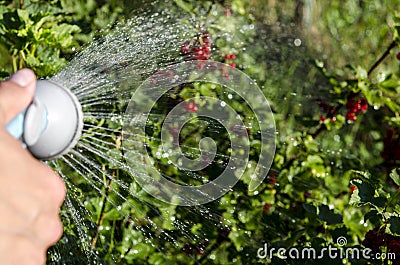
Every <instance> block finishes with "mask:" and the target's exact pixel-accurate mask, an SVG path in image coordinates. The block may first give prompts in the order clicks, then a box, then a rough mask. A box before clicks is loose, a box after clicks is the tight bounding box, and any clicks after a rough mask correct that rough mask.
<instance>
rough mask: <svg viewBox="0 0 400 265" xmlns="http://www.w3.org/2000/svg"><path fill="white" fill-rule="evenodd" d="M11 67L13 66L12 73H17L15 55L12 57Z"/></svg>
mask: <svg viewBox="0 0 400 265" xmlns="http://www.w3.org/2000/svg"><path fill="white" fill-rule="evenodd" d="M12 65H13V72H14V73H15V72H16V71H18V66H17V57H16V56H15V55H13V56H12Z"/></svg>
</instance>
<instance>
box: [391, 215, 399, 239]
mask: <svg viewBox="0 0 400 265" xmlns="http://www.w3.org/2000/svg"><path fill="white" fill-rule="evenodd" d="M389 224H390V226H389V229H390V232H392V233H393V234H398V235H399V234H400V217H397V216H391V217H390V218H389Z"/></svg>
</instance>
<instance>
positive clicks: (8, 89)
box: [0, 69, 36, 126]
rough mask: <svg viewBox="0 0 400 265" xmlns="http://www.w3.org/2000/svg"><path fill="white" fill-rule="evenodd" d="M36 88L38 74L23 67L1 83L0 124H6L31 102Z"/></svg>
mask: <svg viewBox="0 0 400 265" xmlns="http://www.w3.org/2000/svg"><path fill="white" fill-rule="evenodd" d="M35 88H36V76H35V74H34V73H33V72H32V70H29V69H22V70H19V71H18V72H16V73H15V74H13V75H12V76H11V77H10V78H9V79H8V80H6V81H3V82H1V83H0V125H2V126H5V125H6V124H7V123H8V122H9V121H11V120H12V119H13V118H14V117H15V116H16V115H17V114H18V113H20V112H21V111H23V110H24V109H25V108H26V107H28V105H29V104H30V103H31V101H32V99H33V95H34V92H35Z"/></svg>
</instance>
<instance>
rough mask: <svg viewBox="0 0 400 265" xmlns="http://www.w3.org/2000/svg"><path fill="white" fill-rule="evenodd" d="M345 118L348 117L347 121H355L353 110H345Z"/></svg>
mask: <svg viewBox="0 0 400 265" xmlns="http://www.w3.org/2000/svg"><path fill="white" fill-rule="evenodd" d="M346 119H348V120H349V121H356V120H357V116H356V114H355V113H354V112H350V111H349V112H347V113H346Z"/></svg>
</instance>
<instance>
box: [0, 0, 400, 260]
mask: <svg viewBox="0 0 400 265" xmlns="http://www.w3.org/2000/svg"><path fill="white" fill-rule="evenodd" d="M3 2H4V4H3V5H2V6H0V20H1V23H0V58H1V59H0V63H1V69H2V73H1V74H2V76H3V77H6V76H8V75H9V74H10V73H12V72H14V71H16V70H17V69H19V68H21V67H30V68H33V69H34V70H35V71H36V73H37V74H38V75H40V76H47V75H52V74H54V73H56V72H57V71H58V70H59V69H60V68H61V67H62V66H64V65H65V63H66V61H67V60H66V59H65V58H69V57H71V56H72V54H73V52H74V49H75V50H79V49H80V46H81V45H84V44H85V43H87V42H89V41H90V40H92V39H93V38H95V37H96V36H99V35H101V34H106V33H107V31H108V30H110V31H112V25H113V23H114V22H115V21H118V20H122V19H123V18H122V17H123V16H125V17H126V16H128V14H129V13H130V11H131V10H133V11H135V10H139V8H140V6H141V5H142V4H143V3H142V2H141V1H129V2H128V1H126V2H124V1H112V0H110V1H94V0H91V1H83V0H73V1H67V0H65V1H61V0H60V1H58V0H54V1H50V2H47V1H33V0H31V1H25V2H24V1H23V5H21V4H20V3H19V2H9V1H8V2H7V3H6V2H5V1H3ZM131 2H134V3H131ZM278 2H279V3H278ZM296 2H297V1H296ZM298 2H299V3H302V4H303V5H300V4H299V5H297V6H296V5H294V4H293V1H242V0H232V1H206V0H204V1H187V0H175V1H173V4H165V6H161V8H163V7H166V8H171V9H172V10H175V12H177V15H178V13H179V12H186V13H188V14H190V17H191V18H192V19H190V20H189V19H188V21H187V24H188V25H193V24H195V25H194V27H196V30H197V31H199V33H204V32H205V31H207V32H208V33H209V34H210V35H211V36H212V45H213V50H212V55H211V56H212V57H211V59H213V60H215V61H221V62H226V63H232V62H231V61H229V60H230V59H225V55H227V54H235V56H236V58H235V59H234V62H235V63H236V66H237V68H239V69H240V70H242V71H244V72H245V73H247V74H249V75H250V76H251V77H252V78H253V79H255V80H256V82H257V83H258V84H259V86H260V87H261V88H262V90H263V92H264V94H265V95H266V97H267V98H268V99H269V101H270V104H271V106H272V108H273V111H274V114H275V119H276V124H277V132H278V134H277V136H276V142H277V151H276V155H275V157H274V163H273V166H272V169H271V172H270V174H269V176H268V177H267V179H266V180H265V181H264V183H262V185H261V186H260V187H259V188H258V189H257V190H256V191H250V190H249V187H248V185H249V183H250V181H251V177H252V176H251V173H252V172H251V170H247V171H246V172H245V174H244V176H243V177H242V178H241V180H240V181H239V182H238V184H237V185H236V186H235V187H234V189H233V191H231V192H228V193H227V194H225V195H224V196H223V197H221V198H220V199H219V200H217V201H215V202H212V203H209V204H207V205H204V206H201V207H192V208H188V207H178V206H174V205H167V204H165V203H161V202H159V201H156V200H155V199H154V198H151V197H150V196H149V195H147V194H146V193H145V192H144V191H143V190H142V189H141V188H140V186H139V185H138V183H136V182H135V181H134V180H133V179H132V177H131V176H129V175H127V174H126V173H124V172H123V171H122V170H119V165H120V164H119V163H122V162H123V161H113V162H109V161H104V160H103V159H100V158H96V159H98V161H99V163H100V164H101V165H102V167H103V171H104V172H111V174H112V175H113V176H115V177H116V179H120V180H123V181H125V182H126V183H130V184H129V187H127V189H129V191H131V192H134V193H135V194H136V195H137V196H136V198H130V197H129V198H128V199H127V200H123V199H122V198H121V196H122V197H123V196H125V195H127V191H126V189H124V188H122V187H121V186H119V185H118V183H115V182H110V181H108V180H107V178H106V177H105V176H97V177H98V178H100V179H101V180H103V184H104V185H103V186H101V187H100V191H94V190H93V188H92V187H91V186H90V185H89V184H90V181H93V180H92V179H91V178H92V176H80V175H79V173H78V172H73V171H72V170H71V172H67V173H68V174H69V175H71V179H73V180H74V185H70V186H69V187H68V189H69V192H70V193H72V194H74V195H75V196H76V197H77V198H80V200H81V202H82V205H84V208H86V211H87V213H86V215H87V216H83V220H80V219H79V220H77V218H76V216H73V214H68V213H67V212H66V211H63V212H62V216H63V222H64V225H65V236H64V238H63V240H61V241H60V242H59V244H58V245H57V246H56V248H57V249H59V252H60V253H61V258H60V259H59V260H58V261H59V262H58V261H57V262H58V263H57V262H56V261H54V260H57V259H56V257H49V264H62V263H65V262H66V263H68V262H73V263H74V264H84V263H85V258H86V257H85V256H87V255H89V254H90V253H91V251H93V252H95V253H97V254H98V256H99V257H101V259H104V261H105V262H110V263H116V264H160V265H161V264H257V263H259V264H264V263H266V262H272V263H273V264H308V263H306V261H287V260H282V259H280V258H279V257H277V256H274V257H273V259H272V261H270V260H268V261H267V260H262V259H259V258H257V250H258V249H259V248H261V247H262V246H263V244H264V243H265V242H268V243H269V244H272V245H273V246H274V247H277V248H279V247H285V248H289V247H304V246H313V247H315V248H317V249H320V248H322V247H326V246H328V245H333V244H336V240H337V238H339V237H341V236H344V237H346V238H347V241H348V246H354V247H358V248H364V247H366V246H365V244H364V243H365V242H363V241H364V238H365V235H366V233H367V231H369V230H371V229H374V228H380V229H382V230H383V231H385V233H387V234H389V235H391V236H398V235H400V208H399V203H398V202H399V199H400V192H399V190H398V187H399V186H400V177H399V171H398V170H397V169H396V168H399V165H400V153H399V152H398V150H399V148H400V144H399V139H400V138H399V136H400V101H399V100H400V97H399V93H400V91H399V89H400V79H399V77H400V72H399V67H398V65H399V63H398V62H397V61H396V59H395V57H396V56H395V52H396V51H398V50H399V43H400V39H399V38H400V37H399V36H400V33H399V25H398V22H399V18H398V17H397V16H396V15H395V14H393V12H392V10H391V9H395V8H396V7H397V6H398V4H400V3H399V2H398V1H358V2H357V1H347V2H346V3H342V2H343V1H329V3H322V2H318V3H316V1H306V0H305V1H298ZM163 5H164V3H163ZM150 8H154V9H157V7H154V5H151V4H149V9H150ZM316 20H318V23H317V22H316ZM193 21H195V22H196V23H193ZM385 21H387V22H389V23H388V25H387V24H385V23H384V22H385ZM284 25H288V26H284ZM316 36H318V37H316ZM319 36H320V38H319ZM194 40H196V36H193V39H192V40H188V41H192V42H193V41H194ZM295 41H296V42H295ZM299 41H300V45H299ZM365 47H368V49H366V48H365ZM386 47H387V48H386ZM380 56H383V57H382V59H384V60H379V58H380ZM310 61H312V63H310ZM374 62H377V64H375V65H374V64H373V63H374ZM342 65H346V67H342ZM201 96H208V97H216V98H219V99H223V100H224V101H226V102H229V105H230V106H231V107H232V108H233V109H235V111H237V112H238V113H240V114H241V116H242V117H243V122H244V124H245V125H246V127H247V129H248V130H247V133H248V134H249V137H248V139H249V141H250V146H251V150H250V161H249V163H248V167H249V168H252V167H253V168H254V167H255V165H256V163H257V161H258V156H259V152H260V150H259V149H260V147H259V146H260V135H259V132H258V131H259V128H258V127H259V126H258V124H257V122H255V121H254V113H253V112H252V110H251V109H250V108H249V106H248V105H247V104H246V102H245V101H244V100H243V99H241V98H240V97H238V95H229V93H226V91H225V90H224V88H223V87H221V86H218V85H215V84H207V83H204V84H201V83H192V84H186V85H185V86H182V87H177V88H174V90H173V91H172V92H171V94H170V95H167V97H166V98H162V99H160V101H159V102H158V104H157V106H156V107H155V108H154V110H153V111H154V113H153V114H164V113H167V112H168V111H169V110H170V109H171V108H172V107H173V106H174V105H176V104H177V103H179V102H182V101H183V100H186V99H191V100H192V103H193V104H195V105H196V106H197V107H198V108H206V107H210V108H211V109H212V106H207V105H206V103H205V102H203V101H202V99H201ZM361 99H362V100H365V101H366V103H367V104H368V106H369V107H368V109H365V110H364V111H362V112H359V113H357V119H356V120H354V121H353V120H350V119H349V118H348V112H349V108H351V106H350V107H348V102H349V101H352V100H356V101H357V100H361ZM260 104H261V103H260ZM350 105H351V104H350ZM119 108H120V106H114V107H113V109H112V110H111V111H117V110H118V109H119ZM191 115H192V116H193V120H192V121H191V123H189V124H188V125H187V126H186V127H185V128H184V129H183V130H182V132H181V133H180V135H179V137H180V143H181V145H182V149H183V151H184V152H186V153H188V155H190V156H193V157H197V156H198V155H199V152H192V150H193V149H196V148H198V145H199V139H201V138H204V137H211V138H213V139H214V140H216V144H217V146H218V147H219V149H218V154H219V156H218V157H217V158H216V159H215V161H214V163H213V165H212V166H211V167H209V168H207V169H205V170H202V171H201V172H200V174H201V175H202V176H204V178H203V179H193V178H192V175H188V174H183V173H182V172H181V171H179V170H178V169H176V168H175V167H173V166H168V163H167V159H165V158H163V157H162V149H161V146H160V134H161V125H162V121H160V120H158V119H150V120H149V121H148V126H147V127H148V128H147V131H146V133H147V134H148V136H149V137H148V139H147V140H146V141H147V142H146V144H147V145H148V146H149V154H150V156H151V160H152V161H146V163H147V162H148V163H153V164H154V165H155V166H156V167H158V169H159V170H160V171H162V172H164V173H165V174H166V175H168V176H171V178H173V179H174V180H176V181H181V182H185V183H189V184H191V185H198V184H200V183H202V182H204V181H205V180H209V179H213V178H215V177H216V176H218V173H219V172H221V171H222V170H223V165H224V163H225V164H226V156H229V155H230V150H229V137H228V138H225V137H222V136H225V135H226V131H225V130H222V129H221V130H219V129H217V128H218V126H217V124H212V125H211V126H210V125H209V123H207V122H205V121H204V120H202V119H201V118H199V117H198V115H197V113H196V111H192V113H191ZM321 116H323V117H324V118H323V119H321ZM155 117H157V115H155ZM97 122H98V125H99V126H104V127H106V128H109V129H111V130H113V131H114V132H115V133H114V134H115V135H114V134H113V136H112V137H113V141H114V142H113V143H111V144H114V145H115V149H111V150H109V151H108V156H110V157H118V155H117V153H118V152H120V150H119V148H120V145H121V144H120V141H121V138H120V135H119V134H118V133H117V131H118V130H120V129H121V128H120V124H119V123H118V122H113V121H106V120H100V121H97ZM207 126H209V127H211V128H212V129H213V130H210V129H208V127H207ZM173 128H174V124H171V130H173ZM92 136H96V134H95V132H93V135H92ZM160 154H161V155H160ZM62 166H63V165H62V163H60V164H59V167H62ZM74 203H76V202H69V203H68V202H67V204H69V205H67V206H71V205H72V206H74V207H76V208H79V207H80V206H79V205H74ZM113 205H118V207H114V206H113ZM79 227H81V229H82V230H79ZM77 231H81V232H77ZM83 235H86V237H85V236H83ZM382 250H388V249H387V248H386V249H384V248H382ZM69 252H73V254H74V257H73V258H75V259H76V260H73V259H72V258H71V257H70V254H69ZM88 253H89V254H88ZM64 259H65V260H64ZM60 260H61V261H60ZM324 262H327V261H324ZM329 262H333V261H329ZM335 262H336V260H335ZM337 262H338V264H339V263H340V264H343V262H347V263H350V261H348V260H347V261H346V260H344V261H343V262H342V261H341V260H338V261H337ZM360 262H364V261H360ZM374 262H375V263H374V264H388V263H385V261H380V260H378V261H374ZM389 263H390V262H389ZM323 264H326V263H323Z"/></svg>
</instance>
